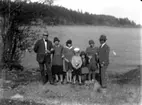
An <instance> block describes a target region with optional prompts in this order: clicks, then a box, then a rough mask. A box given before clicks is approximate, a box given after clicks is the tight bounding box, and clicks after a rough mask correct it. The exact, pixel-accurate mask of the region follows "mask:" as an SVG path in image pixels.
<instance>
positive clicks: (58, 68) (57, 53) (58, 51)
mask: <svg viewBox="0 0 142 105" xmlns="http://www.w3.org/2000/svg"><path fill="white" fill-rule="evenodd" d="M59 42H60V40H59V39H58V38H57V37H55V38H54V46H53V48H54V52H53V59H52V73H53V75H54V76H55V81H57V82H58V81H59V78H60V82H61V83H63V59H62V52H63V46H61V45H60V43H59Z"/></svg>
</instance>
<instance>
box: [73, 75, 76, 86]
mask: <svg viewBox="0 0 142 105" xmlns="http://www.w3.org/2000/svg"><path fill="white" fill-rule="evenodd" d="M73 83H74V84H75V83H76V75H74V76H73Z"/></svg>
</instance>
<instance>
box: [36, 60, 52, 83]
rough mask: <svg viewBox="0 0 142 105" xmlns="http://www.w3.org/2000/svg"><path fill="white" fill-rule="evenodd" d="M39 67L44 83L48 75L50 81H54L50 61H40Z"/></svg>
mask: <svg viewBox="0 0 142 105" xmlns="http://www.w3.org/2000/svg"><path fill="white" fill-rule="evenodd" d="M39 67H40V70H41V77H42V81H43V83H45V82H47V76H48V80H49V82H50V83H51V82H53V78H52V71H51V64H50V63H48V62H44V63H39Z"/></svg>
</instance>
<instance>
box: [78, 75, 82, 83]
mask: <svg viewBox="0 0 142 105" xmlns="http://www.w3.org/2000/svg"><path fill="white" fill-rule="evenodd" d="M78 78H79V84H81V83H82V80H81V75H79V76H78Z"/></svg>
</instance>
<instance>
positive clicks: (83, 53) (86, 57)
mask: <svg viewBox="0 0 142 105" xmlns="http://www.w3.org/2000/svg"><path fill="white" fill-rule="evenodd" d="M82 55H84V56H85V60H86V63H85V66H86V65H88V64H89V58H88V56H87V54H86V53H85V52H84V51H82V52H81V53H80V56H82Z"/></svg>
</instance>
